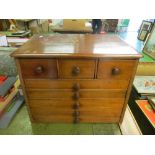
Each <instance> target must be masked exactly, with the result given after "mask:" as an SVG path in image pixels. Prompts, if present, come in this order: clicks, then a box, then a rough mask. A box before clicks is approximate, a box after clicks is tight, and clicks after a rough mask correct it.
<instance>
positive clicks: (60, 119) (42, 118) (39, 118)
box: [32, 115, 120, 123]
mask: <svg viewBox="0 0 155 155" xmlns="http://www.w3.org/2000/svg"><path fill="white" fill-rule="evenodd" d="M32 117H33V121H35V122H40V123H94V122H95V123H103V122H104V123H118V122H119V119H120V116H117V117H116V116H110V117H106V116H102V115H101V116H81V117H79V118H78V119H75V118H74V117H72V116H66V115H59V116H55V115H33V116H32Z"/></svg>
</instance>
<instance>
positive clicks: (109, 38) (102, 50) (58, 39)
mask: <svg viewBox="0 0 155 155" xmlns="http://www.w3.org/2000/svg"><path fill="white" fill-rule="evenodd" d="M11 56H13V57H33V58H34V57H48V58H49V57H82V58H83V57H88V58H92V57H103V58H104V57H105V58H108V57H110V58H113V57H114V58H115V57H123V58H130V59H132V58H133V59H134V58H140V57H141V55H140V54H139V53H137V51H136V50H135V49H133V48H132V47H130V46H129V45H128V44H127V43H125V42H124V41H122V40H121V39H120V38H119V37H118V36H117V35H113V34H105V35H100V34H98V35H94V34H85V35H84V34H51V35H35V36H33V37H32V38H31V39H30V40H29V41H28V42H26V43H25V44H24V45H23V46H21V47H20V48H19V49H17V50H16V51H15V52H13V53H12V54H11Z"/></svg>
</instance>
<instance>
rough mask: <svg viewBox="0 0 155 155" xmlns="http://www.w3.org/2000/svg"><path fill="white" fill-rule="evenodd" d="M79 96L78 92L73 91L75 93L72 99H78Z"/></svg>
mask: <svg viewBox="0 0 155 155" xmlns="http://www.w3.org/2000/svg"><path fill="white" fill-rule="evenodd" d="M79 98H80V94H79V92H75V94H74V95H73V99H74V100H77V99H79Z"/></svg>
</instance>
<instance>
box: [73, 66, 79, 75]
mask: <svg viewBox="0 0 155 155" xmlns="http://www.w3.org/2000/svg"><path fill="white" fill-rule="evenodd" d="M79 74H80V67H78V66H74V67H73V69H72V75H74V76H77V75H79Z"/></svg>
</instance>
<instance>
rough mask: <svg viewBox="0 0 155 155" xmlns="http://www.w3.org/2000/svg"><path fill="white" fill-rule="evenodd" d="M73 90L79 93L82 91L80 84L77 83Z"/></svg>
mask: <svg viewBox="0 0 155 155" xmlns="http://www.w3.org/2000/svg"><path fill="white" fill-rule="evenodd" d="M73 90H75V91H78V90H80V84H79V83H75V84H74V86H73Z"/></svg>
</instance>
